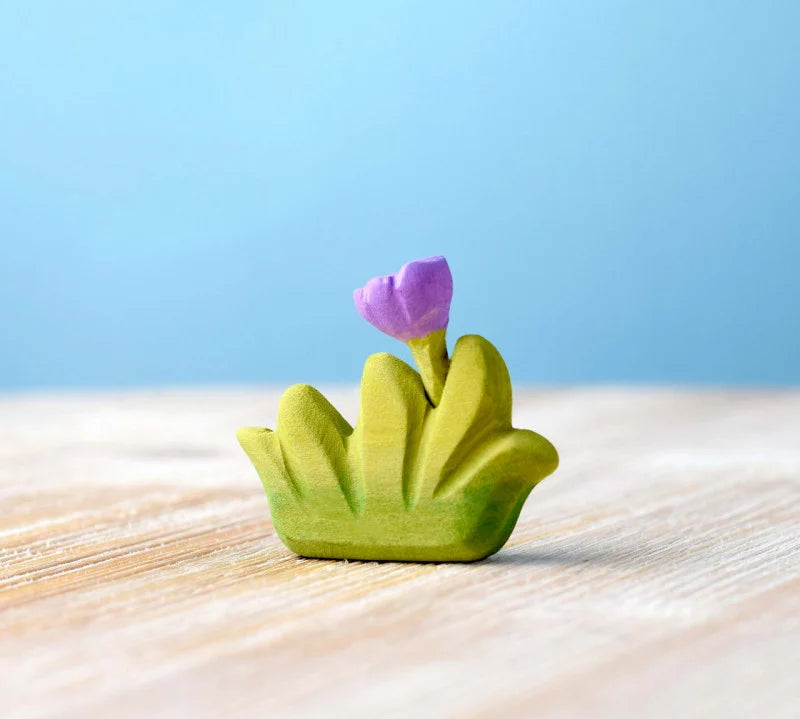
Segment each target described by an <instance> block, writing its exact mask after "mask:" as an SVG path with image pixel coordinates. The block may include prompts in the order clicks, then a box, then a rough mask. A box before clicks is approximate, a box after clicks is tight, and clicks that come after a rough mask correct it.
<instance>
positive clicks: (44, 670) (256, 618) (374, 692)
mask: <svg viewBox="0 0 800 719" xmlns="http://www.w3.org/2000/svg"><path fill="white" fill-rule="evenodd" d="M323 389H324V390H325V391H326V392H327V393H328V395H329V396H330V397H331V399H332V400H333V401H334V403H335V404H336V405H337V406H339V407H340V408H341V409H342V410H343V412H344V414H345V416H346V417H347V418H348V419H350V420H351V421H352V420H354V419H355V407H356V392H355V390H353V389H349V388H339V389H336V388H333V389H331V388H323ZM277 398H278V394H277V393H276V392H275V391H273V390H270V389H265V388H253V389H249V390H239V389H237V390H219V389H216V390H184V391H158V392H156V391H151V392H117V393H85V394H58V395H31V394H27V395H6V396H4V397H3V398H0V712H1V715H2V716H3V717H4V718H5V719H8V718H11V717H14V718H16V717H59V718H62V717H64V718H69V717H82V718H86V717H148V718H150V717H162V716H165V717H166V716H187V717H193V718H196V717H227V716H231V717H254V718H255V717H258V718H259V719H263V718H264V717H315V718H316V717H326V718H327V717H339V716H343V717H347V718H348V719H360V718H361V717H364V718H365V719H366V718H369V719H373V718H375V717H403V718H406V717H412V718H416V719H422V718H424V717H454V718H455V717H458V718H462V717H463V718H466V719H478V718H479V717H480V718H484V717H504V718H505V717H511V718H514V717H611V716H614V717H642V716H654V717H669V718H670V719H673V718H675V717H703V718H714V717H724V718H725V719H730V718H731V717H770V718H771V719H774V718H775V717H787V718H788V717H793V718H794V717H797V716H800V682H798V675H800V579H799V577H800V540H799V539H798V536H799V531H798V527H799V526H800V521H799V520H800V491H798V490H800V391H796V390H792V391H777V390H776V391H722V390H713V391H711V390H704V391H686V390H681V391H677V390H669V389H647V388H641V389H611V388H607V389H561V390H552V391H550V390H548V391H523V390H520V391H518V392H517V396H516V407H515V424H516V425H517V426H522V427H530V428H532V429H536V430H537V431H539V432H541V433H542V434H544V435H546V436H547V437H549V438H550V439H551V440H552V441H553V442H554V444H555V445H556V446H557V447H558V448H559V450H560V452H561V460H562V464H561V467H560V469H559V470H558V471H557V472H556V474H555V475H553V476H552V477H550V478H548V479H546V480H545V481H544V482H543V483H542V484H541V485H540V486H539V487H538V488H537V489H536V490H534V492H533V494H532V495H531V497H530V499H529V500H528V503H527V504H526V506H525V509H524V510H523V514H522V517H521V518H520V521H519V524H518V525H517V529H516V531H515V532H514V534H513V535H512V537H511V540H510V542H509V544H508V545H507V546H506V547H505V548H504V549H503V550H502V551H501V552H500V553H499V554H497V555H495V556H494V557H493V558H491V559H489V560H486V561H483V562H479V563H476V564H470V565H445V564H440V565H432V564H428V565H424V564H378V563H374V562H372V563H367V562H336V561H317V560H308V559H299V558H297V557H295V556H293V555H292V554H291V553H290V552H289V551H288V550H286V549H285V548H284V547H283V546H282V545H281V544H280V542H279V541H278V539H277V537H276V536H275V534H274V532H273V529H272V525H271V523H270V521H269V514H268V511H267V503H266V499H265V497H264V495H263V492H262V489H261V485H260V484H259V482H258V479H257V477H256V474H255V472H254V470H253V469H252V467H251V466H250V464H249V462H248V461H247V459H246V458H245V456H244V454H243V453H242V452H241V451H240V449H239V447H238V446H237V444H236V442H235V440H234V436H233V433H234V430H235V429H236V428H237V427H238V426H240V425H247V424H266V425H272V424H273V423H274V416H275V410H276V406H277Z"/></svg>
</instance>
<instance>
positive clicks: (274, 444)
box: [237, 257, 558, 562]
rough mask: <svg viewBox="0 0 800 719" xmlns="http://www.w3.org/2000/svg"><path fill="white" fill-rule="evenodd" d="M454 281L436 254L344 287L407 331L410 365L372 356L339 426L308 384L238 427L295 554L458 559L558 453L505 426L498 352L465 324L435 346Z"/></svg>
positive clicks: (498, 524)
mask: <svg viewBox="0 0 800 719" xmlns="http://www.w3.org/2000/svg"><path fill="white" fill-rule="evenodd" d="M452 294H453V280H452V277H451V275H450V269H449V267H448V266H447V261H446V260H445V258H444V257H431V258H428V259H424V260H418V261H416V262H409V263H408V264H406V265H404V266H403V267H402V268H401V269H400V271H399V272H397V273H396V274H394V275H387V276H384V277H376V278H374V279H372V280H370V281H369V282H368V283H367V284H366V286H365V287H363V288H361V289H358V290H356V291H355V295H354V296H355V303H356V307H357V308H358V311H359V312H360V313H361V315H362V316H363V317H364V318H365V319H366V320H367V321H369V322H371V323H372V324H373V325H375V326H376V327H377V328H378V329H380V330H381V331H383V332H386V333H387V334H389V335H392V336H393V337H396V338H397V339H400V340H403V341H405V342H407V343H408V345H409V347H410V348H411V352H412V355H413V357H414V360H415V362H416V363H417V366H418V367H419V372H416V371H415V370H414V369H412V368H411V367H410V366H409V365H407V364H406V363H405V362H403V361H402V360H400V359H398V358H397V357H394V356H393V355H390V354H387V353H379V354H374V355H371V356H370V357H369V358H368V359H367V362H366V364H365V365H364V373H363V376H362V379H361V403H360V410H359V415H358V422H357V423H356V426H355V427H351V426H350V425H349V424H348V423H347V422H346V421H345V420H344V418H343V417H342V416H341V415H340V414H339V412H337V411H336V409H335V408H334V407H333V405H331V404H330V402H328V401H327V400H326V399H325V397H323V396H322V394H320V393H319V392H318V391H317V390H316V389H314V388H313V387H311V386H309V385H305V384H298V385H294V386H292V387H290V388H289V389H288V390H286V392H285V393H284V395H283V397H282V398H281V401H280V405H279V408H278V426H277V428H276V430H275V431H274V432H272V431H270V430H268V429H266V428H263V427H245V428H244V429H241V430H239V432H238V433H237V436H238V439H239V442H240V444H241V445H242V448H243V449H244V451H245V452H247V455H248V456H249V457H250V459H251V460H252V462H253V464H254V465H255V467H256V470H257V471H258V474H259V476H260V477H261V481H262V482H263V484H264V488H265V489H266V492H267V497H268V499H269V505H270V511H271V514H272V519H273V523H274V525H275V530H276V531H277V533H278V536H279V537H280V538H281V540H282V541H283V543H284V544H285V545H286V546H287V547H289V549H291V550H292V551H294V552H296V553H297V554H300V555H302V556H305V557H325V558H338V559H364V560H396V561H418V562H468V561H473V560H476V559H483V558H484V557H487V556H489V555H490V554H493V553H494V552H496V551H498V550H499V549H500V548H501V547H502V546H503V545H504V544H505V542H506V540H507V539H508V537H509V535H510V534H511V532H512V530H513V529H514V525H515V524H516V521H517V517H518V516H519V513H520V510H521V509H522V505H523V503H524V502H525V499H526V497H527V496H528V494H529V493H530V491H531V489H533V487H534V486H535V485H536V484H537V483H538V482H539V481H541V480H542V479H544V477H546V476H547V475H549V474H551V473H552V472H553V471H554V470H555V469H556V467H557V466H558V454H557V453H556V450H555V448H554V447H553V445H552V444H550V442H548V441H547V440H546V439H545V438H544V437H542V436H541V435H538V434H536V433H535V432H531V431H529V430H525V429H514V428H513V427H512V426H511V380H510V379H509V376H508V370H507V369H506V365H505V362H504V361H503V358H502V357H501V356H500V353H499V352H498V351H497V350H496V349H495V348H494V346H493V345H492V344H491V343H489V342H488V341H487V340H485V339H483V337H479V336H478V335H466V336H464V337H461V338H460V339H459V340H458V341H457V342H456V345H455V348H454V350H453V356H452V358H449V357H448V355H447V346H446V343H445V329H446V327H447V323H448V320H449V312H450V300H451V298H452Z"/></svg>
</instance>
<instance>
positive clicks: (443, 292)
mask: <svg viewBox="0 0 800 719" xmlns="http://www.w3.org/2000/svg"><path fill="white" fill-rule="evenodd" d="M452 297H453V277H452V275H451V274H450V268H449V267H448V266H447V260H446V259H445V258H444V257H441V256H438V257H428V258H426V259H424V260H415V261H414V262H408V263H407V264H405V265H403V266H402V267H401V268H400V271H399V272H396V273H395V274H393V275H384V276H382V277H374V278H373V279H371V280H370V281H369V282H367V284H366V285H364V287H362V288H360V289H357V290H356V291H355V292H354V293H353V299H354V300H355V303H356V308H357V309H358V312H359V314H360V315H361V316H362V317H363V318H364V319H365V320H367V322H369V323H370V324H373V325H375V327H377V328H378V329H379V330H380V331H381V332H385V333H386V334H387V335H391V336H392V337H395V338H397V339H399V340H402V341H403V342H407V341H408V340H410V339H413V338H414V337H424V336H425V335H428V334H430V333H431V332H435V331H436V330H441V329H444V328H445V327H447V323H448V321H449V319H450V300H451V299H452Z"/></svg>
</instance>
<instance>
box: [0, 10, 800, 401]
mask: <svg viewBox="0 0 800 719" xmlns="http://www.w3.org/2000/svg"><path fill="white" fill-rule="evenodd" d="M798 27H800V2H796V1H795V0H787V1H786V2H769V1H764V2H752V1H751V0H746V1H743V2H736V1H734V0H725V1H721V2H713V1H711V0H707V1H706V2H696V0H687V1H680V0H669V1H656V0H650V1H649V2H640V1H639V0H632V1H630V2H611V1H608V2H601V1H599V0H591V1H587V2H574V1H573V2H533V1H532V0H529V1H526V2H434V3H431V2H343V1H337V2H289V1H287V2H255V1H243V0H231V1H230V2H226V3H218V2H213V3H212V2H179V1H177V0H172V1H171V2H165V1H164V0H140V1H139V2H120V1H117V2H112V1H108V2H76V1H75V0H37V2H31V3H25V2H19V3H12V2H6V3H3V4H2V5H0V103H1V104H0V243H1V244H2V252H0V332H1V333H2V334H1V335H0V336H1V337H2V347H0V386H2V387H5V388H19V387H37V386H68V385H98V386H103V385H140V384H142V385H143V384H174V383H200V382H250V381H280V382H291V381H300V380H310V381H321V380H322V381H324V380H343V381H352V380H356V379H357V378H358V376H359V374H360V369H361V363H362V361H363V359H364V357H365V356H366V355H367V354H368V353H369V352H372V351H378V350H390V351H399V352H400V353H401V355H402V356H404V357H407V356H408V355H407V354H406V350H405V348H403V347H402V346H400V345H399V344H398V343H396V342H394V341H393V340H391V339H389V338H387V337H383V336H382V335H380V334H379V333H378V332H377V331H376V330H374V329H373V328H371V327H370V326H369V325H367V324H366V323H365V322H364V321H362V320H361V319H360V317H359V316H358V315H357V313H356V311H355V309H354V308H353V306H352V300H351V291H352V289H353V288H354V287H356V286H358V285H360V284H362V283H363V281H364V280H366V279H367V278H369V277H370V276H371V275H374V274H381V273H385V272H390V271H393V270H395V269H397V267H398V266H399V265H400V264H401V263H402V262H404V261H406V260H408V259H412V258H417V257H421V256H427V255H431V254H445V255H446V256H447V257H448V260H449V261H450V265H451V267H452V269H453V274H454V278H455V297H454V304H453V312H452V321H451V337H455V336H456V335H457V334H463V333H466V332H478V333H481V334H484V335H485V336H487V337H488V338H489V339H491V340H492V341H494V342H495V344H496V345H497V346H498V347H499V348H500V350H501V351H502V352H503V353H504V355H505V357H506V359H507V361H508V363H509V366H510V369H511V371H512V376H514V377H515V379H517V380H521V381H541V382H594V381H660V382H713V383H728V382H736V383H796V382H799V381H800V317H799V316H800V312H799V311H798V310H800V281H799V280H798V274H799V272H798V266H799V265H800V209H799V208H800V169H799V168H800V149H799V148H800V144H799V141H800V79H799V78H800V42H798V34H797V33H798Z"/></svg>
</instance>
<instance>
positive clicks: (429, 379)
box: [407, 329, 450, 407]
mask: <svg viewBox="0 0 800 719" xmlns="http://www.w3.org/2000/svg"><path fill="white" fill-rule="evenodd" d="M444 334H445V330H443V329H441V330H436V331H435V332H431V333H430V334H429V335H425V336H424V337H415V338H414V339H410V340H408V343H407V344H408V347H409V349H410V350H411V354H412V355H413V356H414V361H415V362H416V363H417V367H419V374H420V376H421V377H422V384H423V385H424V386H425V392H426V393H427V395H428V399H429V400H430V403H431V404H432V405H433V406H434V407H436V405H438V404H439V402H440V401H441V399H442V392H443V391H444V382H445V380H446V379H447V371H448V370H449V369H450V360H449V358H448V357H447V342H446V341H445V338H444Z"/></svg>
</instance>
